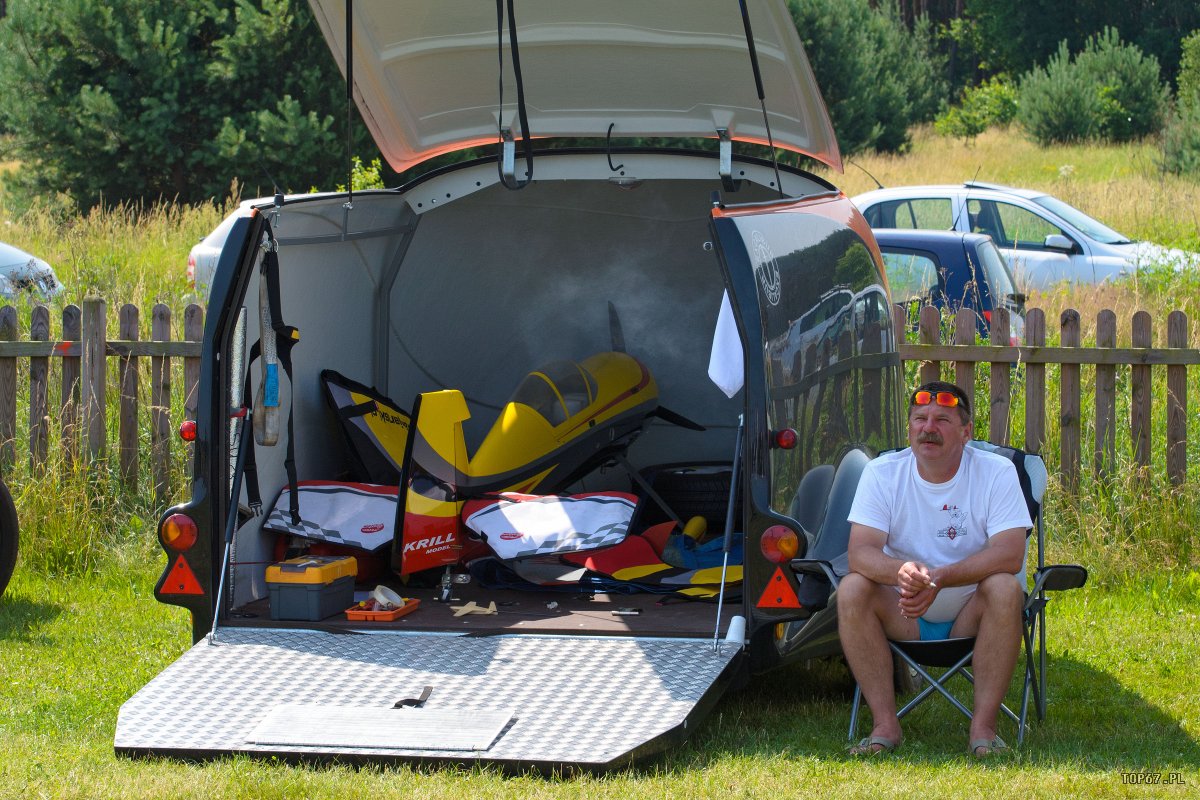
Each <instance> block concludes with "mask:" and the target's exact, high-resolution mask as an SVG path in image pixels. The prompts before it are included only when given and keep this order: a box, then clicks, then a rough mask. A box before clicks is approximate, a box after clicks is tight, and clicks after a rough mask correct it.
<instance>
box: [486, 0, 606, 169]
mask: <svg viewBox="0 0 1200 800" xmlns="http://www.w3.org/2000/svg"><path fill="white" fill-rule="evenodd" d="M507 3H508V44H509V50H510V52H511V53H512V64H513V79H514V80H515V81H516V84H517V120H518V121H519V122H520V124H521V148H522V149H523V150H524V151H525V179H524V180H520V179H517V178H516V177H515V176H514V178H513V182H512V183H509V180H508V177H507V176H506V175H505V174H504V170H503V163H502V162H503V158H500V159H498V160H497V162H496V167H497V169H498V170H499V171H500V182H501V183H503V184H504V186H505V188H507V189H514V190H515V189H524V188H525V187H526V186H528V185H529V184H530V183H532V182H533V143H532V142H531V141H530V138H531V137H530V133H529V114H528V112H527V110H526V108H525V79H524V77H523V76H522V75H521V50H520V47H519V45H518V44H517V18H516V14H515V13H514V9H513V0H507ZM504 7H505V0H496V46H497V49H498V50H499V57H500V109H499V112H500V114H503V113H504ZM501 146H502V147H503V143H501ZM609 163H610V164H611V163H612V162H611V161H610V162H609Z"/></svg>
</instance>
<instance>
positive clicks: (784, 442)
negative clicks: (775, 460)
mask: <svg viewBox="0 0 1200 800" xmlns="http://www.w3.org/2000/svg"><path fill="white" fill-rule="evenodd" d="M797 440H798V437H797V436H796V432H795V431H794V430H792V429H791V428H784V429H783V430H779V431H775V438H774V444H775V446H776V447H778V448H779V449H780V450H791V449H792V448H793V447H795V446H796V442H797Z"/></svg>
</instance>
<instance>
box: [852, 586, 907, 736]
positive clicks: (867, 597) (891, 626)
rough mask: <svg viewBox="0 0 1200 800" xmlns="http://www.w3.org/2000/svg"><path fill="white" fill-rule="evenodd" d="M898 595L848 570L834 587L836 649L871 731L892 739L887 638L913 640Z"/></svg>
mask: <svg viewBox="0 0 1200 800" xmlns="http://www.w3.org/2000/svg"><path fill="white" fill-rule="evenodd" d="M899 598H900V595H898V594H897V593H896V590H895V589H894V588H892V587H891V586H882V585H880V584H878V583H875V582H874V581H872V580H870V579H868V578H865V577H863V576H862V575H859V574H858V573H856V572H852V573H850V574H849V575H847V576H846V577H844V578H842V580H841V582H840V583H839V584H838V590H837V615H838V637H839V638H840V639H841V642H842V652H843V653H845V655H846V661H847V663H849V665H850V671H851V672H853V673H854V678H855V680H857V681H858V685H859V687H860V688H861V689H862V695H863V699H865V700H866V701H867V707H868V708H870V709H871V718H872V723H873V727H872V729H871V736H881V737H884V738H887V739H890V740H891V741H893V742H899V741H900V738H901V731H900V720H898V719H896V693H895V688H894V686H893V683H892V681H893V677H892V651H891V650H890V649H888V644H887V640H888V638H892V639H916V638H917V637H918V636H919V632H918V629H917V621H916V620H915V619H905V618H904V617H903V616H902V615H901V614H900V607H899Z"/></svg>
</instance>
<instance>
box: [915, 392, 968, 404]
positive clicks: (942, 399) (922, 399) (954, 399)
mask: <svg viewBox="0 0 1200 800" xmlns="http://www.w3.org/2000/svg"><path fill="white" fill-rule="evenodd" d="M930 403H937V404H938V405H939V406H945V407H946V408H956V407H957V406H958V403H959V400H958V395H956V394H955V393H954V392H930V391H927V390H925V389H922V390H920V391H919V392H915V393H913V396H912V404H913V405H914V406H927V405H929V404H930Z"/></svg>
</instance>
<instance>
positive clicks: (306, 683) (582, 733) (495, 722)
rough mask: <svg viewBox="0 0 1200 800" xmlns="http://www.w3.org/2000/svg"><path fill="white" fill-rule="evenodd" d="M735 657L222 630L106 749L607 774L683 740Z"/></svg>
mask: <svg viewBox="0 0 1200 800" xmlns="http://www.w3.org/2000/svg"><path fill="white" fill-rule="evenodd" d="M740 652H741V651H740V649H739V648H738V647H737V646H735V645H732V644H727V643H725V642H722V643H721V646H720V647H719V648H717V649H714V647H713V642H712V640H711V639H646V638H639V639H632V638H625V637H622V638H616V637H592V636H529V635H502V636H481V637H472V636H446V635H398V634H331V633H325V632H319V631H310V630H279V629H245V628H225V629H222V630H221V631H220V632H219V634H218V638H217V641H216V642H215V643H212V644H210V643H209V642H208V640H206V639H205V640H201V641H200V642H198V643H196V644H195V645H193V646H192V648H191V649H190V650H188V651H187V652H186V653H184V654H183V655H182V656H181V657H180V658H179V659H178V660H177V661H176V662H175V663H174V664H172V665H171V666H170V667H168V668H167V669H166V670H164V671H163V672H162V673H160V674H159V675H158V676H157V677H156V678H155V679H154V680H152V681H151V682H150V683H149V684H147V685H146V686H145V687H143V688H142V690H141V691H139V692H138V693H137V694H136V695H134V696H133V697H132V698H130V699H129V700H128V701H127V702H126V703H125V704H124V705H123V706H122V707H121V711H120V714H119V716H118V718H117V732H116V738H115V747H116V750H117V752H118V753H123V754H127V755H166V756H175V757H183V758H191V757H211V756H214V755H220V754H232V753H244V754H248V755H252V756H261V757H272V756H278V757H284V758H297V759H304V758H318V759H321V758H330V759H337V760H341V761H367V760H369V761H375V760H406V761H414V760H415V761H424V760H427V761H439V762H473V761H486V762H495V763H499V764H500V765H502V766H505V767H509V768H525V767H536V768H559V767H585V768H587V767H613V766H618V765H620V764H623V763H627V762H630V761H633V760H634V759H637V758H641V757H644V756H649V755H652V754H654V753H657V752H660V751H662V750H664V749H666V748H667V747H668V746H670V745H671V744H673V743H675V742H676V741H679V740H681V739H682V738H683V737H684V736H686V735H687V734H688V733H689V732H690V730H691V729H692V728H694V727H695V725H696V724H697V723H698V722H699V721H700V719H701V718H702V717H703V716H704V715H705V714H706V713H707V712H708V710H709V709H710V708H711V707H712V705H713V704H714V703H715V702H716V700H717V699H718V698H719V697H720V695H721V693H722V692H723V691H724V689H725V688H726V687H727V686H728V684H729V682H730V680H731V678H732V675H733V672H734V671H735V667H736V664H735V661H736V658H735V657H736V656H737V655H738V654H739V653H740ZM395 706H399V707H395Z"/></svg>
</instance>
